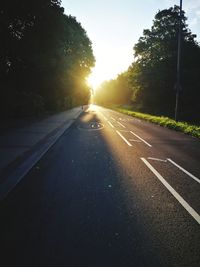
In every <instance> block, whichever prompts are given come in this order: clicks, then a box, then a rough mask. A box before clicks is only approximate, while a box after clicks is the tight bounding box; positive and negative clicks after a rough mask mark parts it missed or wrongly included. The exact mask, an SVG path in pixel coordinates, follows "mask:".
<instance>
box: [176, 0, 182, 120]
mask: <svg viewBox="0 0 200 267" xmlns="http://www.w3.org/2000/svg"><path fill="white" fill-rule="evenodd" d="M179 12H180V14H179V33H178V53H177V54H178V55H177V76H176V77H177V80H176V106H175V121H177V120H178V104H179V93H180V91H181V82H180V59H181V36H182V20H181V19H182V0H180V10H179Z"/></svg>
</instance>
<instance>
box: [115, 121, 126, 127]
mask: <svg viewBox="0 0 200 267" xmlns="http://www.w3.org/2000/svg"><path fill="white" fill-rule="evenodd" d="M117 123H118V124H119V125H121V126H122V127H123V128H126V126H124V125H123V124H122V123H121V122H119V121H118V122H117Z"/></svg>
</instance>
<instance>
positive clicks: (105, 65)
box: [87, 45, 132, 91]
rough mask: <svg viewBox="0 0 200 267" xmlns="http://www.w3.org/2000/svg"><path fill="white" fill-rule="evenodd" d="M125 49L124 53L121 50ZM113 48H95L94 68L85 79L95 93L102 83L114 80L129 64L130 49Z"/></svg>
mask: <svg viewBox="0 0 200 267" xmlns="http://www.w3.org/2000/svg"><path fill="white" fill-rule="evenodd" d="M125 48H126V51H127V52H126V53H125V54H124V52H123V50H124V49H125ZM125 48H124V47H121V48H120V49H119V48H118V49H115V48H114V47H109V46H103V45H102V46H101V47H98V48H97V47H95V51H94V52H95V57H96V66H95V67H94V68H93V69H92V73H91V74H90V76H89V77H88V79H87V82H88V84H89V86H91V87H92V89H93V90H94V91H95V90H96V89H97V88H98V87H99V86H100V85H101V83H102V82H103V81H105V80H110V79H115V78H116V76H117V75H118V74H120V73H121V72H123V71H125V70H126V69H127V68H128V66H129V65H130V64H131V62H132V61H131V60H132V59H131V57H130V54H131V53H132V47H131V46H130V47H125Z"/></svg>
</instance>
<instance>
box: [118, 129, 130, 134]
mask: <svg viewBox="0 0 200 267" xmlns="http://www.w3.org/2000/svg"><path fill="white" fill-rule="evenodd" d="M119 131H120V132H125V133H130V131H128V130H119Z"/></svg>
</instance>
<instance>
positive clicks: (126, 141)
mask: <svg viewBox="0 0 200 267" xmlns="http://www.w3.org/2000/svg"><path fill="white" fill-rule="evenodd" d="M116 132H117V134H118V135H119V136H120V137H121V138H122V139H123V140H124V142H125V143H126V144H127V145H128V146H132V145H131V143H129V141H128V140H126V138H125V137H124V136H123V135H122V134H121V133H120V132H119V131H117V130H116Z"/></svg>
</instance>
